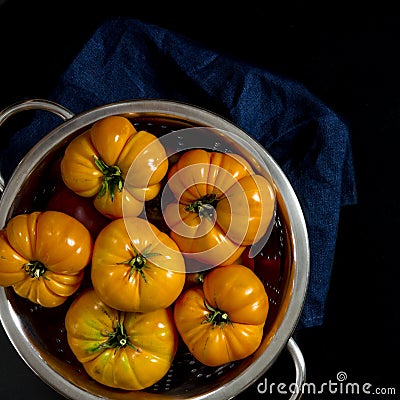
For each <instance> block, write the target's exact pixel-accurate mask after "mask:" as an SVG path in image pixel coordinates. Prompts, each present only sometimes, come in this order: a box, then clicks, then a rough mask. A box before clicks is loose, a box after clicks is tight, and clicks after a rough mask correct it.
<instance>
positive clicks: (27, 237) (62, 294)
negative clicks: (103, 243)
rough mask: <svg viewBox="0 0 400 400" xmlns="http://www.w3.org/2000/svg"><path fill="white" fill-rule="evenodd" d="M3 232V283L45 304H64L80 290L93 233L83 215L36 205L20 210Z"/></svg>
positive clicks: (0, 264)
mask: <svg viewBox="0 0 400 400" xmlns="http://www.w3.org/2000/svg"><path fill="white" fill-rule="evenodd" d="M0 232H1V233H0V285H1V286H12V287H13V289H14V291H15V292H16V293H17V294H18V295H19V296H21V297H24V298H27V299H29V300H30V301H32V302H34V303H36V304H40V305H42V306H43V307H56V306H59V305H61V304H62V303H64V302H65V301H66V300H67V298H68V297H69V296H71V295H72V294H73V293H75V292H76V291H77V290H78V288H79V287H80V285H81V282H82V279H83V276H84V268H85V267H86V266H87V265H89V264H90V260H91V256H92V250H93V239H92V236H91V234H90V232H89V231H88V229H87V228H86V227H85V226H84V225H83V224H82V223H81V222H79V221H78V220H77V219H75V218H73V217H71V216H70V215H68V214H65V213H62V212H59V211H35V212H32V213H30V214H20V215H17V216H14V217H13V218H11V219H10V220H9V222H8V223H7V225H6V227H5V228H4V229H3V230H1V231H0Z"/></svg>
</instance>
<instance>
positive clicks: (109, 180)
mask: <svg viewBox="0 0 400 400" xmlns="http://www.w3.org/2000/svg"><path fill="white" fill-rule="evenodd" d="M93 157H94V163H95V164H96V166H97V168H98V169H99V170H100V171H101V172H102V173H103V184H102V186H101V189H100V191H99V193H98V194H97V197H102V196H104V195H105V194H106V193H107V192H109V193H110V197H111V201H114V194H115V190H116V189H117V188H118V191H120V192H121V191H122V188H123V179H122V172H121V169H120V168H119V167H118V165H112V166H111V167H110V166H108V165H107V164H106V163H105V162H104V161H103V160H102V159H101V158H99V157H97V156H93Z"/></svg>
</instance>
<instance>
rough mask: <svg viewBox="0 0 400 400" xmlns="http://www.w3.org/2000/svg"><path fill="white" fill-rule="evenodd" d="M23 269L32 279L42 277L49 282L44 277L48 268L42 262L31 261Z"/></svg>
mask: <svg viewBox="0 0 400 400" xmlns="http://www.w3.org/2000/svg"><path fill="white" fill-rule="evenodd" d="M22 268H23V269H24V271H25V272H26V274H27V275H28V276H29V277H30V278H36V279H39V278H40V277H42V278H43V279H46V280H47V278H46V277H45V276H44V274H45V273H46V271H47V268H46V267H45V266H44V265H43V264H42V263H41V262H40V261H29V262H27V263H25V264H24V265H23V266H22Z"/></svg>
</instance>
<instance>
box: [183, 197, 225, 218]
mask: <svg viewBox="0 0 400 400" xmlns="http://www.w3.org/2000/svg"><path fill="white" fill-rule="evenodd" d="M217 203H218V199H217V195H216V194H212V193H211V194H206V195H205V196H202V197H200V198H199V199H198V200H196V201H194V202H192V203H190V204H188V205H187V206H186V207H185V210H186V211H189V212H195V213H197V214H199V215H200V216H205V217H210V216H212V215H213V210H215V207H216V206H217Z"/></svg>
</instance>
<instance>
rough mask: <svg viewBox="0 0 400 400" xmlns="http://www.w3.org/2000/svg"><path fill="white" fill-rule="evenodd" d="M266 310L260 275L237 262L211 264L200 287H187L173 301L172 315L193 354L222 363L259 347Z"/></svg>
mask: <svg viewBox="0 0 400 400" xmlns="http://www.w3.org/2000/svg"><path fill="white" fill-rule="evenodd" d="M268 310H269V304H268V296H267V293H266V291H265V288H264V285H263V284H262V282H261V281H260V279H259V278H258V277H257V275H256V274H255V273H254V272H253V271H252V270H251V269H249V268H247V267H245V266H243V265H239V264H235V265H229V266H219V267H215V268H213V269H212V270H211V271H210V272H208V273H207V274H206V276H205V278H204V283H203V285H202V286H199V285H196V286H193V287H191V288H189V289H186V290H185V291H184V292H183V293H182V294H181V295H180V296H179V298H178V299H177V301H176V302H175V307H174V320H175V324H176V327H177V329H178V332H179V334H180V336H181V337H182V339H183V341H184V343H185V344H186V346H187V347H188V349H189V351H190V352H191V353H192V354H193V355H194V357H195V358H196V359H197V360H198V361H200V362H201V363H203V364H205V365H209V366H219V365H223V364H226V363H228V362H232V361H236V360H241V359H243V358H245V357H247V356H249V355H251V354H253V353H254V352H255V351H256V350H257V349H258V347H259V346H260V344H261V340H262V337H263V328H264V324H265V321H266V318H267V315H268Z"/></svg>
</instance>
